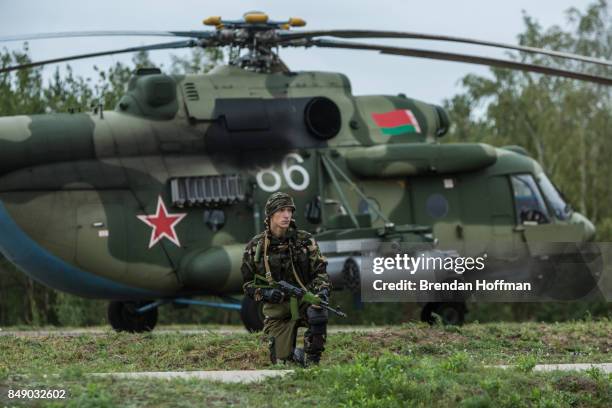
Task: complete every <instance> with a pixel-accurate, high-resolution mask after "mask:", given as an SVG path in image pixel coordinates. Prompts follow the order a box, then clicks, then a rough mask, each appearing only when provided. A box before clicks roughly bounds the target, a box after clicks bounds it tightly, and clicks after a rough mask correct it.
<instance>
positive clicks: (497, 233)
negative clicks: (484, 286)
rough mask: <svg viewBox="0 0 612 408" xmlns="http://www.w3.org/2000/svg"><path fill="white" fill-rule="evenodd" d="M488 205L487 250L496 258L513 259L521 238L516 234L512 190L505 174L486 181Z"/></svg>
mask: <svg viewBox="0 0 612 408" xmlns="http://www.w3.org/2000/svg"><path fill="white" fill-rule="evenodd" d="M487 184H488V185H487V187H488V193H489V197H488V207H489V214H488V216H489V217H491V218H490V225H491V233H492V236H491V239H490V241H489V242H488V243H487V244H486V247H487V252H488V253H489V254H491V255H493V256H494V257H495V258H496V259H499V260H506V261H514V260H515V259H516V258H517V256H518V254H517V244H518V242H520V241H521V238H520V237H519V236H517V231H516V228H515V227H516V224H515V211H514V205H513V202H514V200H513V190H512V188H511V186H510V181H509V180H508V178H507V177H506V176H494V177H491V178H489V180H488V183H487Z"/></svg>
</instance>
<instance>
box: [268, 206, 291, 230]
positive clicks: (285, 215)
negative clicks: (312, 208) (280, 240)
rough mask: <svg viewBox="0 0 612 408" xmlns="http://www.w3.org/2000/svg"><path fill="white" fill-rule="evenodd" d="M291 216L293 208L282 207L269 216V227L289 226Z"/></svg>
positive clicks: (284, 227)
mask: <svg viewBox="0 0 612 408" xmlns="http://www.w3.org/2000/svg"><path fill="white" fill-rule="evenodd" d="M291 217H293V209H292V208H291V207H283V208H281V209H280V210H278V211H277V212H275V213H274V214H272V216H271V217H270V228H275V227H276V228H283V229H286V228H289V223H290V222H291Z"/></svg>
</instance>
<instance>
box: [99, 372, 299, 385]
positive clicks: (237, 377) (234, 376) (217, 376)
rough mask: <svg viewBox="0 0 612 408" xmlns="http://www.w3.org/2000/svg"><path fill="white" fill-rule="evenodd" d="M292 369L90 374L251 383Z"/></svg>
mask: <svg viewBox="0 0 612 408" xmlns="http://www.w3.org/2000/svg"><path fill="white" fill-rule="evenodd" d="M292 372H293V370H233V371H172V372H160V371H157V372H156V371H151V372H140V373H94V374H90V375H92V376H97V377H98V376H99V377H113V378H123V379H141V378H143V379H160V378H161V379H168V380H173V379H177V378H183V379H200V380H209V381H221V382H227V383H252V382H258V381H261V380H264V379H266V378H270V377H282V376H284V375H287V374H289V373H292Z"/></svg>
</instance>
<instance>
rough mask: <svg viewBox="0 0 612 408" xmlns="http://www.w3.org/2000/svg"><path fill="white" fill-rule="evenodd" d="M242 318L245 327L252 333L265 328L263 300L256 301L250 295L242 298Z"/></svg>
mask: <svg viewBox="0 0 612 408" xmlns="http://www.w3.org/2000/svg"><path fill="white" fill-rule="evenodd" d="M240 318H241V319H242V323H243V324H244V327H245V328H246V329H247V330H248V331H249V332H251V333H253V332H258V331H261V330H262V329H263V326H264V319H265V316H264V314H263V302H256V301H254V300H253V299H251V298H250V297H248V296H245V297H243V298H242V308H241V309H240Z"/></svg>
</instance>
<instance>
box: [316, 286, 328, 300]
mask: <svg viewBox="0 0 612 408" xmlns="http://www.w3.org/2000/svg"><path fill="white" fill-rule="evenodd" d="M317 296H318V297H319V299H321V300H322V301H324V302H329V289H327V288H323V289H321V290H320V291H319V292H318V293H317Z"/></svg>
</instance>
